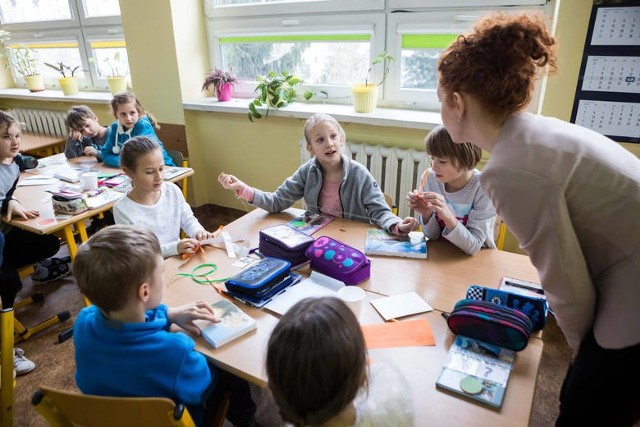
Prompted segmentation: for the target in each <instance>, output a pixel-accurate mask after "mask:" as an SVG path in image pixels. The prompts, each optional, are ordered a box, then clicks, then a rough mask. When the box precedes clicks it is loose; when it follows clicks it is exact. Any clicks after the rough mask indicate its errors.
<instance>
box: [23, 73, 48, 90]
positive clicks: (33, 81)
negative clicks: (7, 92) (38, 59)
mask: <svg viewBox="0 0 640 427" xmlns="http://www.w3.org/2000/svg"><path fill="white" fill-rule="evenodd" d="M24 82H25V83H26V84H27V89H29V90H30V91H31V92H40V91H43V90H44V80H43V78H42V74H34V75H33V76H24Z"/></svg>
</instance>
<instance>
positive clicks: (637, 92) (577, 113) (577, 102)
mask: <svg viewBox="0 0 640 427" xmlns="http://www.w3.org/2000/svg"><path fill="white" fill-rule="evenodd" d="M571 122H572V123H575V124H578V125H580V126H583V127H586V128H589V129H592V130H594V131H596V132H599V133H601V134H603V135H606V136H608V137H609V138H611V139H613V140H615V141H618V142H632V143H640V1H637V0H633V1H618V2H615V4H613V3H611V2H602V3H601V4H595V5H594V6H593V9H592V11H591V18H590V20H589V29H588V32H587V39H586V41H585V46H584V52H583V55H582V63H581V66H580V75H579V78H578V86H577V88H576V94H575V99H574V102H573V110H572V112H571Z"/></svg>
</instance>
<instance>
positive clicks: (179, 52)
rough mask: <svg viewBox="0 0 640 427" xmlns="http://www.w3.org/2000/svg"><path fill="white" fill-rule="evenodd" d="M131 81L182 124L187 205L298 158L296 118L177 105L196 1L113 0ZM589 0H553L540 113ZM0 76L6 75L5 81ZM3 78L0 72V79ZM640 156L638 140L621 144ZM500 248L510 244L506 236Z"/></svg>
mask: <svg viewBox="0 0 640 427" xmlns="http://www.w3.org/2000/svg"><path fill="white" fill-rule="evenodd" d="M120 7H121V10H122V22H123V26H124V32H125V37H126V40H127V51H128V56H129V61H130V65H131V74H132V83H133V87H134V90H135V92H136V94H137V95H138V96H139V97H140V99H141V100H142V102H143V104H144V105H145V107H146V108H147V110H149V111H151V112H152V113H154V114H155V115H156V117H157V118H158V120H159V121H161V122H167V123H174V124H182V123H184V124H185V126H186V132H187V139H188V144H189V154H190V156H189V157H190V161H191V165H192V166H193V167H194V168H195V170H196V171H197V172H196V174H195V175H194V177H193V184H194V185H193V188H194V191H193V192H192V194H191V196H190V201H191V203H192V204H193V205H195V206H199V205H202V204H204V203H216V204H219V205H223V206H230V207H234V208H238V209H244V206H243V205H242V204H241V203H240V201H238V200H237V199H235V198H234V197H233V195H232V194H231V193H230V192H228V191H223V190H222V189H221V187H220V186H219V185H218V183H217V181H216V176H217V175H218V173H219V172H220V171H225V172H229V173H233V174H236V175H238V176H239V177H240V178H241V179H243V180H245V181H246V182H247V183H249V184H251V185H255V186H258V187H260V188H264V189H275V188H276V187H277V186H278V185H279V184H280V183H281V182H282V181H283V180H284V179H285V178H286V177H287V176H289V175H290V174H291V173H292V172H293V171H294V170H295V169H296V168H297V167H298V165H299V163H300V152H299V149H300V148H299V144H298V141H299V140H300V138H301V137H302V126H303V120H301V119H292V118H280V117H270V118H269V119H268V120H261V121H259V122H256V123H250V122H249V121H248V120H247V118H246V116H245V115H241V114H226V113H215V112H202V111H183V109H182V106H181V102H182V100H184V99H193V98H197V97H201V96H203V94H202V93H201V92H200V87H201V85H202V81H203V80H204V74H205V73H206V72H207V71H208V70H209V59H208V50H207V46H206V42H207V41H206V32H205V23H204V22H205V17H204V6H203V0H136V1H125V0H120ZM590 11H591V2H590V1H589V2H588V1H585V0H560V3H559V15H558V25H557V31H556V36H557V37H558V39H559V42H560V51H559V64H558V65H559V71H558V73H557V74H556V75H555V76H553V77H550V78H549V80H548V87H547V90H546V93H545V97H544V100H543V105H542V113H543V114H545V115H550V116H556V117H558V118H561V119H563V120H568V119H569V117H570V114H571V107H572V105H573V99H574V92H575V88H576V83H577V78H578V73H579V69H580V61H581V57H582V51H583V48H584V40H585V37H586V31H587V25H588V22H589V15H590ZM5 80H6V79H5ZM2 81H3V79H2V78H0V84H2ZM72 104H73V103H65V102H46V103H42V102H37V101H22V100H8V99H2V100H1V102H0V106H8V107H18V106H21V107H29V106H31V107H32V108H51V109H59V110H66V109H68V108H69V106H71V105H72ZM90 106H91V107H92V108H95V111H96V113H97V114H98V116H99V118H100V120H101V122H102V123H104V124H108V123H110V122H111V121H112V120H113V117H112V116H111V114H110V113H109V110H108V107H107V106H105V105H103V104H98V105H90ZM343 125H344V126H345V130H346V133H347V137H348V138H349V139H350V140H354V141H367V142H372V143H380V144H385V145H401V146H405V147H415V148H419V149H422V140H423V138H424V133H425V132H424V131H420V130H415V129H404V128H393V127H377V126H365V125H357V124H348V123H343ZM624 145H625V146H626V147H627V148H628V149H629V150H630V151H632V152H634V153H635V154H636V155H639V156H640V144H624ZM506 248H508V249H509V250H517V243H516V242H515V240H514V239H513V238H512V237H508V238H507V243H506Z"/></svg>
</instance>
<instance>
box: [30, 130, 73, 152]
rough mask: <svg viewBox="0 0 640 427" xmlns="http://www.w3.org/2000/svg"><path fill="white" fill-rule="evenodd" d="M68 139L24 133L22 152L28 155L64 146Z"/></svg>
mask: <svg viewBox="0 0 640 427" xmlns="http://www.w3.org/2000/svg"><path fill="white" fill-rule="evenodd" d="M65 141H66V138H63V137H60V136H51V135H44V134H41V133H30V132H22V133H21V134H20V152H22V153H27V152H30V151H37V150H41V149H43V148H48V147H52V146H54V145H58V144H62V143H64V142H65Z"/></svg>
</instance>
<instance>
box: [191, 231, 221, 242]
mask: <svg viewBox="0 0 640 427" xmlns="http://www.w3.org/2000/svg"><path fill="white" fill-rule="evenodd" d="M193 237H195V239H196V240H197V241H198V242H202V241H203V240H208V239H213V238H214V237H216V234H215V233H210V232H208V231H207V230H199V231H197V232H196V235H195V236H193Z"/></svg>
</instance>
